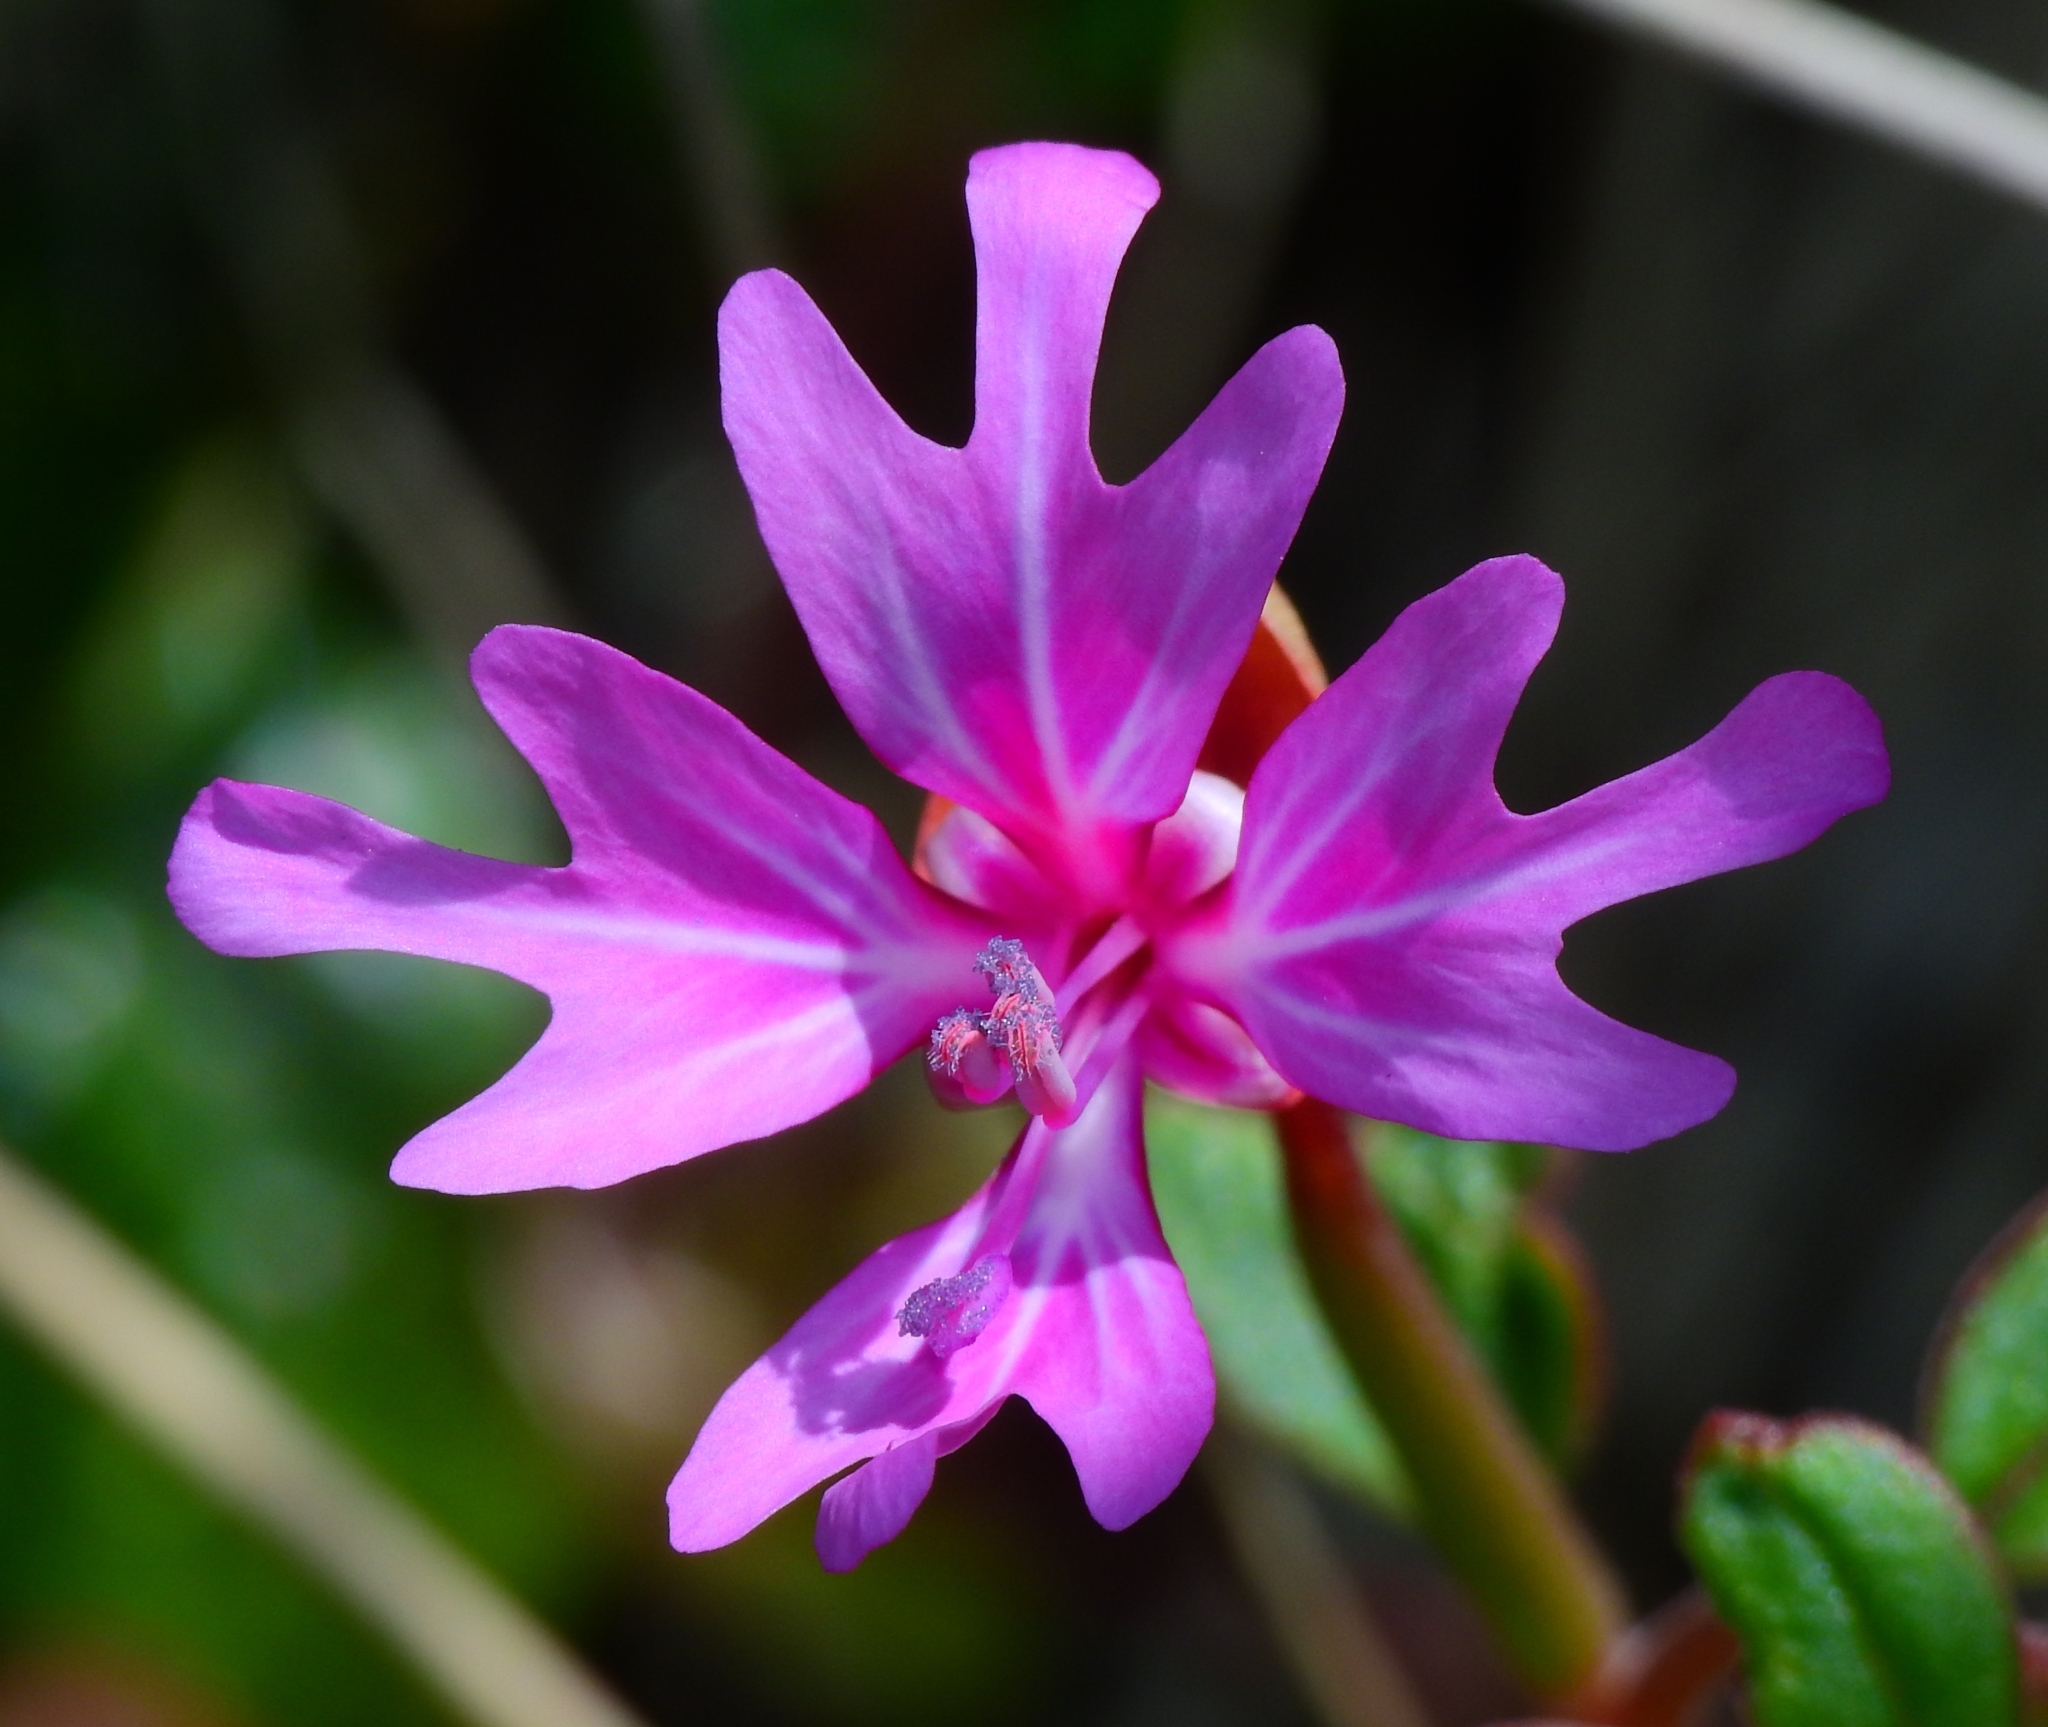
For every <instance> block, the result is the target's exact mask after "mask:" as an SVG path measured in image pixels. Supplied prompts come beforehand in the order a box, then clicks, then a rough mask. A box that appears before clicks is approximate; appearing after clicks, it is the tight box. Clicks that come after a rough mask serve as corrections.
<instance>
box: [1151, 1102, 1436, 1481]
mask: <svg viewBox="0 0 2048 1727" xmlns="http://www.w3.org/2000/svg"><path fill="white" fill-rule="evenodd" d="M1145 1138H1146V1142H1147V1146H1148V1149H1149V1155H1150V1162H1151V1169H1152V1192H1153V1197H1154V1199H1155V1201H1156V1202H1157V1204H1158V1206H1159V1219H1160V1222H1161V1224H1162V1225H1163V1226H1164V1228H1165V1230H1166V1239H1167V1241H1168V1243H1169V1244H1170V1245H1171V1246H1172V1248H1173V1253H1174V1257H1175V1258H1176V1259H1177V1260H1178V1261H1179V1262H1180V1268H1181V1271H1182V1273H1183V1274H1184V1275H1185V1276H1186V1278H1187V1280H1188V1293H1189V1294H1190V1295H1191V1296H1192V1297H1193V1299H1194V1303H1195V1312H1196V1313H1197V1314H1198V1315H1200V1317H1201V1321H1202V1327H1203V1329H1204V1330H1205V1331H1207V1332H1208V1334H1209V1348H1210V1352H1211V1354H1212V1355H1213V1356H1214V1357H1215V1361H1216V1373H1217V1377H1218V1379H1219V1381H1220V1382H1221V1385H1222V1389H1223V1395H1224V1398H1225V1400H1226V1402H1227V1404H1228V1405H1229V1406H1230V1407H1231V1408H1233V1409H1234V1410H1235V1411H1236V1413H1237V1415H1238V1416H1239V1418H1240V1419H1242V1420H1244V1421H1246V1422H1248V1423H1249V1424H1251V1425H1252V1426H1253V1427H1256V1428H1258V1429H1259V1430H1260V1431H1262V1432H1263V1433H1265V1434H1266V1435H1267V1436H1268V1437H1269V1438H1271V1439H1273V1440H1275V1441H1277V1442H1278V1443H1279V1444H1281V1445H1282V1446H1284V1447H1286V1448H1287V1449H1288V1450H1289V1451H1291V1452H1293V1453H1294V1454H1295V1455H1296V1456H1298V1457H1300V1458H1301V1460H1302V1461H1303V1462H1304V1463H1306V1464H1308V1465H1309V1466H1310V1467H1311V1468H1313V1469H1315V1470H1316V1471H1317V1472H1318V1473H1319V1474H1321V1475H1322V1476H1323V1477H1324V1478H1325V1479H1326V1480H1328V1481H1330V1482H1331V1483H1333V1484H1334V1485H1336V1486H1339V1487H1342V1488H1345V1489H1347V1490H1349V1491H1351V1492H1353V1493H1356V1494H1359V1495H1360V1496H1362V1497H1363V1498H1365V1499H1366V1500H1367V1501H1368V1502H1370V1503H1372V1504H1375V1505H1378V1506H1380V1507H1381V1508H1383V1509H1385V1510H1388V1511H1391V1512H1394V1513H1396V1514H1398V1515H1404V1516H1405V1515H1406V1514H1407V1507H1408V1501H1409V1494H1408V1486H1407V1483H1406V1481H1405V1480H1404V1479H1403V1477H1402V1474H1401V1467H1400V1464H1399V1463H1398V1462H1397V1461H1396V1460H1395V1457H1394V1452H1393V1447H1392V1445H1391V1444H1390V1443H1389V1442H1388V1439H1387V1436H1386V1433H1385V1432H1384V1430H1383V1429H1382V1428H1381V1427H1380V1424H1379V1421H1378V1420H1377V1418H1376V1417H1375V1416H1374V1415H1373V1413H1372V1411H1371V1409H1370V1408H1369V1407H1368V1406H1367V1404H1366V1401H1365V1397H1364V1395H1363V1394H1362V1393H1361V1392H1360V1391H1359V1389H1358V1385H1357V1382H1356V1381H1355V1380H1354V1379H1353V1378H1352V1375H1351V1370H1350V1368H1349V1367H1347V1366H1346V1365H1345V1362H1344V1357H1343V1355H1342V1354H1341V1353H1340V1352H1339V1350H1338V1348H1337V1344H1336V1340H1335V1339H1334V1338H1332V1337H1331V1335H1330V1331H1329V1327H1328V1325H1327V1324H1326V1323H1325V1322H1324V1319H1323V1315H1322V1311H1321V1309H1320V1308H1318V1307H1317V1305H1316V1301H1315V1297H1314V1295H1313V1294H1311V1293H1310V1290H1309V1285H1308V1274H1307V1273H1306V1272H1305V1271H1304V1270H1303V1269H1302V1264H1301V1259H1300V1256H1299V1255H1298V1254H1297V1253H1296V1251H1295V1246H1294V1234H1293V1229H1292V1226H1291V1225H1290V1224H1289V1222H1288V1217H1287V1197H1286V1194H1285V1192H1284V1190H1283V1188H1282V1183H1281V1174H1280V1156H1279V1151H1278V1148H1277V1147H1276V1145H1275V1144H1274V1138H1273V1127H1272V1123H1271V1121H1270V1120H1269V1119H1268V1118H1267V1117H1266V1116H1263V1115H1257V1114H1251V1113H1247V1112H1245V1111H1242V1110H1230V1109H1209V1108H1205V1107H1203V1106H1202V1105H1200V1104H1193V1103H1189V1102H1187V1101H1185V1100H1184V1099H1181V1098H1177V1097H1172V1096H1169V1095H1168V1094H1166V1093H1164V1092H1158V1091H1154V1092H1152V1093H1150V1094H1148V1096H1147V1098H1146V1103H1145Z"/></svg>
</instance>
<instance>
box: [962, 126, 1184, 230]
mask: <svg viewBox="0 0 2048 1727" xmlns="http://www.w3.org/2000/svg"><path fill="white" fill-rule="evenodd" d="M1048 192H1053V193H1057V194H1058V195H1059V197H1060V198H1061V199H1062V201H1065V202H1067V203H1070V204H1085V203H1092V202H1096V201H1102V200H1114V201H1117V202H1121V203H1125V204H1129V205H1131V206H1133V207H1135V208H1136V209H1137V210H1138V212H1139V213H1140V214H1143V213H1144V212H1145V211H1147V210H1150V209H1151V208H1152V206H1153V205H1154V204H1156V203H1158V202H1159V180H1158V177H1157V176H1156V175H1155V174H1153V172H1152V171H1151V170H1150V169H1149V168H1147V167H1145V166H1144V164H1143V163H1141V162H1139V161H1138V159H1137V158H1136V157H1134V156H1131V155H1128V154H1126V153H1125V152H1124V151H1122V150H1097V149H1093V148H1091V147H1090V146H1088V145H1086V144H1065V143H1056V142H1050V141H1044V140H1034V141H1028V142H1025V143H1020V144H998V145H996V146H995V147H994V148H993V149H988V150H977V151H975V153H974V154H973V156H971V157H970V158H969V159H968V163H967V195H968V198H969V200H970V201H973V200H976V199H989V200H999V199H1011V198H1019V197H1031V196H1033V195H1039V196H1042V195H1044V194H1045V193H1048Z"/></svg>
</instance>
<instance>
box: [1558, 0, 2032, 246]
mask: <svg viewBox="0 0 2048 1727" xmlns="http://www.w3.org/2000/svg"><path fill="white" fill-rule="evenodd" d="M1555 3H1556V4H1560V5H1564V6H1568V7H1569V8H1570V9H1571V10H1572V11H1575V12H1582V13H1585V14H1588V15H1589V16H1591V17H1594V18H1598V19H1600V20H1601V21H1602V22H1603V23H1608V24H1614V25H1619V26H1620V27H1622V28H1623V29H1626V30H1629V31H1632V32H1634V33H1635V34H1637V35H1641V36H1647V37H1649V38H1651V39H1652V40H1653V41H1658V42H1662V43H1664V44H1666V45H1667V46H1669V47H1672V48H1676V49H1679V50H1681V51H1682V52H1684V53H1687V54H1691V55H1694V56H1696V57H1698V58H1699V59H1702V60H1705V61H1707V62H1708V63H1709V64H1710V65H1713V66H1716V67H1719V68H1720V69H1721V70H1722V71H1725V72H1732V73H1733V74H1734V75H1735V76H1736V77H1738V78H1741V79H1744V80H1745V81H1747V82H1749V83H1752V84H1756V85H1759V86H1761V87H1762V88H1764V89H1766V90H1768V91H1770V92H1771V93H1772V94H1773V95H1776V96H1781V97H1784V98H1786V99H1787V100H1789V101H1791V102H1794V103H1796V104H1797V105H1798V106H1800V107H1802V108H1807V109H1811V110H1812V111H1813V112H1815V113H1818V114H1821V115H1823V116H1825V117H1826V118H1828V119H1830V120H1838V121H1841V122H1843V123H1845V124H1847V125H1850V126H1856V127H1859V128H1861V129H1862V130H1864V131H1866V132H1870V133H1873V134H1875V135H1876V136H1877V137H1879V138H1882V139H1883V140H1885V142H1887V143H1890V144H1896V145H1899V146H1901V147H1902V148H1904V149H1907V150H1911V151H1914V152H1915V153H1916V154H1918V155H1922V156H1926V157H1929V158H1930V159H1932V160H1933V161H1936V162H1940V163H1942V164H1943V165H1944V166H1946V167H1950V168H1955V169H1958V170H1960V171H1961V172H1963V173H1965V174H1968V175H1970V176H1971V177H1972V178H1974V179H1977V180H1981V181H1983V182H1984V183H1985V184H1986V185H1989V186H1995V187H1996V188H1997V189H1998V190H2000V191H2001V192H2008V193H2010V194H2012V195H2013V196H2014V197H2017V198H2021V199H2024V200H2025V201H2026V202H2027V203H2029V204H2033V205H2035V206H2037V207H2040V208H2048V101H2044V100H2043V99H2042V98H2041V97H2039V96H2037V95H2035V94H2034V93H2033V92H2032V91H2030V90H2025V89H2022V88H2021V87H2020V86H2018V85H2016V84H2010V83H2007V82H2006V80H2004V79H2003V78H1998V77H1994V76H1993V75H1992V74H1991V73H1989V72H1986V71H1983V70H1982V69H1981V68H1979V67H1976V66H1972V65H1969V64H1968V63H1966V62H1964V61H1962V60H1958V59H1955V58H1954V57H1952V56H1951V55H1947V54H1944V53H1942V52H1940V51H1939V50H1938V49H1934V48H1930V47H1928V46H1927V45H1926V44H1925V43H1922V42H1916V41H1915V40H1914V39H1913V38H1912V37H1910V36H1905V35H1901V34H1900V33H1899V32H1898V31H1896V30H1891V29H1887V28H1886V27H1885V26H1884V25H1882V24H1879V23H1876V22H1874V21H1873V20H1871V19H1869V18H1862V17H1859V16H1857V15H1856V14H1855V13H1853V12H1848V11H1844V10H1843V9H1842V8H1840V7H1837V6H1829V5H1824V4H1822V3H1821V0H1555Z"/></svg>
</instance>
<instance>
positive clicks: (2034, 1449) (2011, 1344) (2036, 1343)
mask: <svg viewBox="0 0 2048 1727" xmlns="http://www.w3.org/2000/svg"><path fill="white" fill-rule="evenodd" d="M1926 1403H1927V1407H1926V1411H1925V1414H1924V1424H1925V1426H1926V1429H1927V1448H1928V1452H1929V1454H1930V1455H1931V1456H1932V1457H1933V1458H1934V1460H1935V1462H1936V1463H1938V1464H1939V1465H1940V1466H1941V1469H1942V1471H1943V1473H1944V1474H1946V1475H1947V1476H1948V1478H1949V1480H1950V1481H1952V1482H1954V1483H1955V1485H1956V1488H1957V1490H1958V1491H1959V1492H1960V1493H1961V1494H1962V1496H1963V1497H1964V1498H1965V1499H1966V1500H1968V1501H1969V1503H1970V1504H1971V1505H1972V1506H1973V1507H1974V1508H1975V1509H1976V1511H1977V1513H1978V1515H1979V1516H1980V1517H1981V1518H1983V1520H1984V1523H1985V1526H1986V1527H1987V1528H1988V1529H1989V1531H1990V1533H1991V1537H1992V1539H1993V1540H1994V1541H1996V1543H1997V1544H1998V1550H1999V1552H2000V1553H2001V1554H2002V1555H2003V1556H2004V1559H2005V1561H2006V1563H2007V1565H2009V1566H2010V1567H2011V1568H2012V1570H2013V1572H2014V1574H2015V1575H2016V1576H2017V1577H2019V1578H2021V1579H2022V1580H2024V1581H2029V1582H2037V1581H2040V1580H2041V1579H2043V1578H2044V1577H2048V1213H2044V1210H2043V1208H2042V1207H2041V1206H2040V1205H2039V1204H2036V1205H2035V1206H2034V1207H2032V1208H2031V1209H2030V1210H2029V1211H2028V1212H2027V1213H2026V1214H2025V1215H2023V1216H2022V1217H2020V1218H2019V1219H2018V1220H2017V1221H2016V1222H2015V1223H2014V1224H2013V1226H2012V1227H2011V1228H2010V1229H2009V1230H2008V1231H2007V1232H2006V1235H2005V1237H2004V1239H2002V1240H2001V1241H1999V1242H1997V1243H1996V1244H1994V1246H1993V1247H1992V1249H1991V1251H1990V1252H1989V1253H1987V1254H1986V1255H1985V1258H1984V1261H1983V1263H1982V1264H1981V1265H1980V1266H1979V1267H1978V1268H1977V1269H1976V1270H1975V1271H1973V1272H1972V1273H1971V1275H1970V1276H1969V1278H1967V1279H1966V1280H1965V1282H1964V1285H1963V1289H1962V1292H1961V1294H1960V1295H1959V1297H1958V1301H1957V1312H1956V1314H1955V1315H1954V1317H1953V1319H1952V1321H1951V1323H1950V1324H1949V1326H1948V1327H1947V1329H1946V1331H1945V1334H1944V1335H1943V1337H1942V1338H1941V1339H1940V1340H1939V1341H1938V1343H1937V1346H1936V1350H1935V1357H1934V1360H1933V1362H1932V1364H1931V1366H1930V1368H1929V1372H1928V1383H1927V1398H1926Z"/></svg>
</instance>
